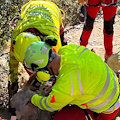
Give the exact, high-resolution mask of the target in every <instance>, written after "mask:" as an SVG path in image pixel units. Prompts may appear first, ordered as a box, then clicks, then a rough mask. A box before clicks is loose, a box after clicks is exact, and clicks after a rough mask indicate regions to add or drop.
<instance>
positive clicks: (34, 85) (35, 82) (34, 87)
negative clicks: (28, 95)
mask: <svg viewBox="0 0 120 120" xmlns="http://www.w3.org/2000/svg"><path fill="white" fill-rule="evenodd" d="M40 85H41V83H40V82H39V81H38V80H37V79H36V78H35V79H34V80H33V81H32V83H31V86H30V90H32V91H36V90H38V89H39V88H40Z"/></svg>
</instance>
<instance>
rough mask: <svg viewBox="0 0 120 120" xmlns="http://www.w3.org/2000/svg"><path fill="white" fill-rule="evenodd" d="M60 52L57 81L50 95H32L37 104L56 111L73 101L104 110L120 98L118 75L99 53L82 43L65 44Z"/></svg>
mask: <svg viewBox="0 0 120 120" xmlns="http://www.w3.org/2000/svg"><path fill="white" fill-rule="evenodd" d="M58 53H59V54H60V55H61V62H60V68H59V74H58V77H57V80H56V83H55V84H54V86H53V87H52V91H51V92H50V94H49V96H48V97H42V96H39V95H38V94H35V95H34V96H33V97H32V99H31V101H32V103H33V104H34V105H35V106H38V107H39V108H40V109H42V110H47V111H51V112H52V111H55V110H59V109H61V108H63V107H64V106H66V105H67V104H73V105H77V106H79V107H81V108H83V109H90V110H92V111H95V112H97V113H100V112H103V111H106V110H107V109H109V108H110V107H111V106H112V105H113V104H114V103H115V102H116V101H117V99H118V97H119V83H118V78H117V77H116V75H115V73H114V72H113V71H112V69H110V68H109V67H108V66H107V64H105V63H104V62H103V60H102V59H101V58H100V57H99V56H98V55H96V54H95V53H93V52H91V51H90V50H88V49H87V48H85V47H83V46H78V45H66V46H63V47H61V48H60V50H59V52H58Z"/></svg>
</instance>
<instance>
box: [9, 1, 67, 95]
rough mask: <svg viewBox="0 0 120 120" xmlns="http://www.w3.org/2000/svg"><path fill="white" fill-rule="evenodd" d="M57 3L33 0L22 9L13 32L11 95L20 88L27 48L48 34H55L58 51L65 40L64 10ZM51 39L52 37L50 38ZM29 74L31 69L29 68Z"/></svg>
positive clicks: (10, 65) (55, 48)
mask: <svg viewBox="0 0 120 120" xmlns="http://www.w3.org/2000/svg"><path fill="white" fill-rule="evenodd" d="M61 11H62V10H61V9H59V8H58V7H57V5H56V4H54V3H53V2H50V1H49V0H31V1H29V2H28V3H26V4H25V5H23V6H22V9H21V18H20V19H19V21H18V23H17V25H15V29H14V31H13V34H12V39H11V47H10V59H9V67H10V78H9V84H8V88H9V96H10V97H11V96H12V95H13V94H15V93H16V92H17V90H18V65H19V62H21V63H23V57H24V52H25V50H26V48H27V47H28V46H29V45H30V44H31V43H32V42H35V41H44V40H45V39H46V37H48V36H51V35H52V36H54V38H55V39H56V40H57V45H56V46H54V47H53V50H54V51H55V52H57V51H58V50H59V48H60V47H61V45H66V44H67V42H66V41H64V27H63V23H62V14H64V12H63V11H62V12H61ZM30 33H32V34H30ZM50 39H51V38H50ZM27 72H28V73H29V75H31V74H32V73H31V71H29V70H27Z"/></svg>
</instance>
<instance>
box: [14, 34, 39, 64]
mask: <svg viewBox="0 0 120 120" xmlns="http://www.w3.org/2000/svg"><path fill="white" fill-rule="evenodd" d="M37 41H41V39H40V37H38V36H36V35H34V34H32V33H28V32H22V33H20V34H19V35H18V36H17V37H16V39H15V44H14V55H15V58H16V59H17V60H18V61H19V62H21V63H23V59H24V54H25V51H26V49H27V48H28V46H29V45H30V44H31V43H32V42H37Z"/></svg>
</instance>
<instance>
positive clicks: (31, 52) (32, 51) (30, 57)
mask: <svg viewBox="0 0 120 120" xmlns="http://www.w3.org/2000/svg"><path fill="white" fill-rule="evenodd" d="M50 50H51V51H52V47H51V46H50V45H48V44H47V43H45V42H42V41H38V42H33V43H32V44H31V45H30V46H29V47H28V48H27V50H26V52H25V56H24V64H25V66H26V67H27V68H28V69H31V70H33V71H38V69H41V68H44V67H46V66H47V64H48V62H49V58H50V56H49V54H50Z"/></svg>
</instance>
